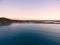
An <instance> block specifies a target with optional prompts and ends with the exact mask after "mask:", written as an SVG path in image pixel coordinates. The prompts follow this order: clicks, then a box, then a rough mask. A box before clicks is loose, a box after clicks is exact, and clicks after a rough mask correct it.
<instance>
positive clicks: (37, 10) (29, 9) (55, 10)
mask: <svg viewBox="0 0 60 45" xmlns="http://www.w3.org/2000/svg"><path fill="white" fill-rule="evenodd" d="M0 17H6V18H11V19H22V20H41V19H42V20H48V19H49V20H60V1H59V0H0Z"/></svg>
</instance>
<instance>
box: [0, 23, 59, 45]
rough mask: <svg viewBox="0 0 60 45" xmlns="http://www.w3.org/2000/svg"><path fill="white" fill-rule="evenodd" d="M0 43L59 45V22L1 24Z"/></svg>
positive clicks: (4, 44) (8, 44)
mask: <svg viewBox="0 0 60 45" xmlns="http://www.w3.org/2000/svg"><path fill="white" fill-rule="evenodd" d="M0 45H60V24H19V23H13V24H10V25H1V26H0Z"/></svg>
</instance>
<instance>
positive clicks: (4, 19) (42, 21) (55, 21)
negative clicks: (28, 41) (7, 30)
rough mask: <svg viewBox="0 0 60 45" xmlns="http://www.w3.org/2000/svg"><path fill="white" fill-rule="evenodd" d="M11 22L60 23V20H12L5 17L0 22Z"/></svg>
mask: <svg viewBox="0 0 60 45" xmlns="http://www.w3.org/2000/svg"><path fill="white" fill-rule="evenodd" d="M9 23H35V24H36V23H38V24H60V20H12V19H8V18H4V17H3V18H0V24H9Z"/></svg>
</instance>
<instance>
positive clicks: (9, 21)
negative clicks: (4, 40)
mask: <svg viewBox="0 0 60 45" xmlns="http://www.w3.org/2000/svg"><path fill="white" fill-rule="evenodd" d="M12 22H13V20H11V19H8V18H4V17H1V18H0V24H9V23H12Z"/></svg>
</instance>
